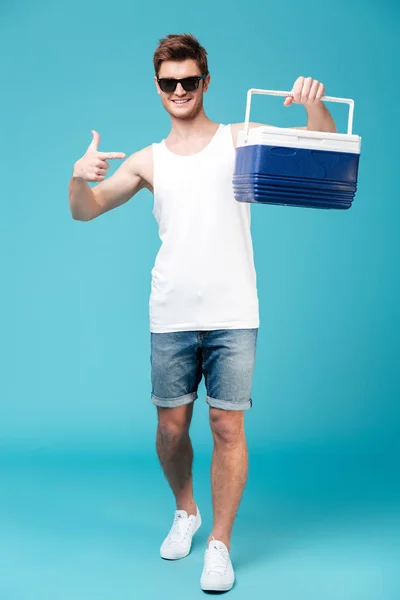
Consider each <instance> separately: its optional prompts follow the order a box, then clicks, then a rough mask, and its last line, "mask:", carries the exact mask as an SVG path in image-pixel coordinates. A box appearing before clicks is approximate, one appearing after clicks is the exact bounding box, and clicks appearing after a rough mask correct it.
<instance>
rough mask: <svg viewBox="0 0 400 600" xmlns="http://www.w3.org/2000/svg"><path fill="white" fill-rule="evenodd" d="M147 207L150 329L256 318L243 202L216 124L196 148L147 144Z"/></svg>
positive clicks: (229, 146)
mask: <svg viewBox="0 0 400 600" xmlns="http://www.w3.org/2000/svg"><path fill="white" fill-rule="evenodd" d="M152 147H153V158H154V209H153V214H154V216H155V218H156V221H157V223H158V225H159V236H160V239H161V242H162V245H161V248H160V250H159V252H158V254H157V258H156V261H155V265H154V268H153V270H152V283H151V295H150V330H151V331H152V332H154V333H166V332H174V331H199V330H203V331H204V330H215V329H247V328H249V329H250V328H255V327H258V326H259V313H258V297H257V286H256V272H255V268H254V259H253V245H252V240H251V233H250V205H249V204H245V203H241V202H237V201H236V200H235V198H234V196H233V186H232V177H233V172H234V167H235V148H234V145H233V140H232V134H231V128H230V125H220V126H219V129H218V130H217V132H216V134H215V135H214V137H213V139H212V140H211V142H210V143H209V144H208V146H206V147H205V148H204V149H203V150H201V152H198V153H197V154H194V155H192V156H180V155H178V154H175V153H173V152H171V151H170V150H169V149H168V148H167V146H166V144H165V141H164V140H162V141H161V142H160V143H157V144H153V145H152Z"/></svg>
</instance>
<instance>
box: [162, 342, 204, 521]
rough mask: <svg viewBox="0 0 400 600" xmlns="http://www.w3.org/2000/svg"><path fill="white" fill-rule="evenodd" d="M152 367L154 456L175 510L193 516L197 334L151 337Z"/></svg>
mask: <svg viewBox="0 0 400 600" xmlns="http://www.w3.org/2000/svg"><path fill="white" fill-rule="evenodd" d="M151 367H152V368H151V378H152V401H153V403H154V404H155V405H156V406H157V413H158V426H157V440H156V447H157V454H158V457H159V460H160V463H161V466H162V468H163V471H164V473H165V476H166V478H167V480H168V482H169V484H170V486H171V489H172V492H173V494H174V496H175V499H176V508H177V510H185V511H186V512H187V514H188V516H190V515H196V505H195V502H194V499H193V482H192V463H193V449H192V444H191V441H190V437H189V427H190V423H191V419H192V414H193V403H194V401H195V400H196V398H197V388H198V385H199V382H200V380H201V376H202V373H201V351H200V348H199V338H198V334H197V332H195V331H186V332H175V333H152V334H151Z"/></svg>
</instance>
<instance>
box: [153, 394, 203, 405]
mask: <svg viewBox="0 0 400 600" xmlns="http://www.w3.org/2000/svg"><path fill="white" fill-rule="evenodd" d="M196 398H197V393H196V392H193V393H192V394H186V396H179V397H178V398H159V397H158V396H155V395H154V394H152V396H151V401H152V402H153V404H155V405H156V406H161V407H162V408H175V407H176V406H183V405H184V404H190V403H191V402H194V400H196Z"/></svg>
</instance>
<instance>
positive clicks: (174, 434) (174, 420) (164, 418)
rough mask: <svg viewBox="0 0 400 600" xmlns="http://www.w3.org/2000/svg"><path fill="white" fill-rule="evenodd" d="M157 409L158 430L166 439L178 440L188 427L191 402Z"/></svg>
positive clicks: (191, 410) (183, 435)
mask: <svg viewBox="0 0 400 600" xmlns="http://www.w3.org/2000/svg"><path fill="white" fill-rule="evenodd" d="M157 410H158V430H159V432H160V435H161V436H162V438H163V439H164V440H166V441H173V440H178V441H179V440H180V439H181V438H183V437H185V436H186V435H187V434H188V432H189V428H190V422H191V419H192V413H193V404H185V405H184V406H178V407H176V408H160V407H157Z"/></svg>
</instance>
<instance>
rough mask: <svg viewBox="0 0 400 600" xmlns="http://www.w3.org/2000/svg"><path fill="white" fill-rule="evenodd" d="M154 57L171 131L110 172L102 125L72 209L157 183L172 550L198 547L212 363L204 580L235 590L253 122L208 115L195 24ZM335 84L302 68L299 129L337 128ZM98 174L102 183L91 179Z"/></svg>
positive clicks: (158, 360) (154, 334) (76, 181)
mask: <svg viewBox="0 0 400 600" xmlns="http://www.w3.org/2000/svg"><path fill="white" fill-rule="evenodd" d="M154 68H155V78H154V79H155V84H156V88H157V92H158V94H159V95H160V97H161V102H162V105H163V106H164V108H165V109H166V110H167V111H168V113H169V115H170V118H171V125H172V126H171V131H170V133H169V135H168V137H167V138H166V139H165V140H163V141H161V142H160V143H157V144H152V145H150V146H148V147H147V148H144V149H142V150H140V151H139V152H136V153H134V154H132V155H131V156H129V157H128V158H127V159H126V161H124V162H123V163H122V164H121V166H120V167H119V168H118V169H117V170H116V171H115V173H114V174H113V175H112V176H111V177H110V178H109V179H105V176H106V173H107V169H108V168H109V166H110V164H109V162H108V160H109V159H120V158H125V154H124V153H119V152H100V151H99V150H98V146H99V140H100V136H99V134H98V133H97V132H96V131H93V132H92V133H93V140H92V142H91V144H90V146H89V148H88V150H87V152H86V153H85V155H84V156H83V157H82V158H81V159H80V160H78V161H77V162H76V163H75V165H74V171H73V175H72V179H71V182H70V186H69V198H70V209H71V213H72V216H73V218H74V219H78V220H80V221H88V220H91V219H94V218H96V217H97V216H99V215H101V214H103V213H105V212H107V211H109V210H111V209H113V208H116V207H117V206H120V205H121V204H123V203H124V202H127V201H128V200H129V199H130V198H132V197H133V196H134V195H135V194H136V193H137V192H139V190H141V189H142V188H147V189H149V190H150V191H151V192H153V194H154V215H155V218H156V220H157V222H158V224H159V234H160V238H161V241H162V245H161V248H160V251H159V253H158V255H157V258H156V262H155V265H154V269H153V271H152V289H151V297H150V330H151V367H152V401H153V403H154V404H155V405H156V406H157V412H158V428H157V442H156V445H157V453H158V456H159V460H160V463H161V465H162V468H163V471H164V473H165V476H166V478H167V480H168V482H169V484H170V487H171V489H172V492H173V494H174V496H175V499H176V511H175V514H174V520H173V524H172V527H171V529H170V531H169V533H168V535H167V537H166V538H165V540H164V542H163V543H162V545H161V549H160V554H161V557H163V558H166V559H172V560H173V559H179V558H183V557H185V556H187V555H188V554H189V552H190V548H191V543H192V537H193V535H194V533H195V532H196V531H197V529H198V528H199V527H200V525H201V516H200V511H199V509H198V507H197V505H196V502H195V499H194V496H193V486H192V470H191V469H192V460H193V450H192V445H191V441H190V437H189V426H190V422H191V418H192V411H193V402H194V400H195V399H196V398H197V389H198V385H199V382H200V380H201V378H202V376H203V375H204V377H205V383H206V388H207V402H208V404H209V405H210V424H211V430H212V435H213V440H214V452H213V459H212V474H211V478H212V504H213V516H214V520H213V527H212V531H211V532H210V535H209V538H208V541H207V549H206V551H205V558H204V568H203V572H202V575H201V587H202V589H203V590H209V591H227V590H229V589H231V588H232V586H233V583H234V570H233V567H232V563H231V560H230V555H229V552H230V539H231V533H232V527H233V523H234V519H235V515H236V512H237V509H238V506H239V502H240V499H241V496H242V492H243V488H244V485H245V481H246V478H247V468H248V465H247V461H248V455H247V444H246V439H245V430H244V413H245V411H246V410H247V409H248V408H249V407H250V406H251V404H252V401H251V398H250V392H251V387H252V377H253V369H254V360H255V349H256V341H257V333H258V327H259V315H258V298H257V288H256V273H255V269H254V262H253V248H252V241H251V234H250V207H249V205H248V204H244V203H239V202H236V201H235V199H234V196H233V189H232V176H233V171H234V161H235V146H236V140H237V136H238V132H239V131H240V130H241V129H243V123H236V124H232V125H221V124H218V123H215V122H213V121H212V120H210V119H209V118H208V117H207V116H206V114H205V111H204V106H203V95H204V93H205V92H206V91H207V90H208V87H209V85H210V74H209V71H208V65H207V53H206V51H205V49H204V48H203V47H202V46H200V44H199V42H198V41H197V40H196V39H195V38H194V37H193V36H192V35H186V34H185V35H169V36H167V37H165V38H164V39H162V40H161V41H160V44H159V46H158V48H157V49H156V51H155V54H154ZM323 95H324V85H323V84H322V83H320V82H318V81H317V80H313V79H311V78H307V79H306V78H304V77H299V78H298V79H297V81H296V82H295V84H294V87H293V97H288V98H286V100H285V102H284V104H285V106H289V105H290V104H291V103H292V102H295V103H298V104H303V105H304V106H305V108H306V111H307V116H308V123H307V126H306V127H299V128H298V129H310V130H321V131H333V132H335V131H336V128H335V124H334V122H333V119H332V117H331V115H330V113H329V112H328V110H327V109H326V107H325V105H324V104H323V103H322V102H321V98H322V97H323ZM257 125H260V124H258V123H251V124H250V127H254V126H257ZM88 181H92V182H93V181H94V182H99V184H98V185H97V186H95V187H94V188H93V189H91V188H90V186H89V185H88V183H87V182H88Z"/></svg>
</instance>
